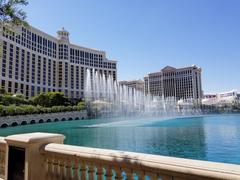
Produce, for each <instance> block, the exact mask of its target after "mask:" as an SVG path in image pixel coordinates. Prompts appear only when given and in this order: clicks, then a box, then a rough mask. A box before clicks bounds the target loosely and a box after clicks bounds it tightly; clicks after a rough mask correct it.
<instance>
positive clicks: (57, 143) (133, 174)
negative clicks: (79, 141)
mask: <svg viewBox="0 0 240 180" xmlns="http://www.w3.org/2000/svg"><path fill="white" fill-rule="evenodd" d="M63 140H64V136H63V135H60V134H49V133H29V134H19V135H12V136H8V137H6V138H0V179H1V178H2V179H6V180H7V179H14V178H15V177H18V178H19V177H21V178H20V179H25V180H45V179H46V180H58V179H68V180H75V179H76V180H79V179H82V180H84V179H90V180H94V179H107V180H112V179H140V180H142V179H151V180H152V179H154V180H155V179H159V180H204V179H207V180H219V179H226V180H239V179H240V166H239V165H234V164H224V163H214V162H207V161H198V160H189V159H183V158H173V157H167V156H157V155H150V154H142V153H133V152H126V151H115V150H106V149H97V148H87V147H80V146H71V145H64V144H63ZM21 156H22V157H21ZM7 159H8V160H7Z"/></svg>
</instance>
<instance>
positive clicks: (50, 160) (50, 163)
mask: <svg viewBox="0 0 240 180" xmlns="http://www.w3.org/2000/svg"><path fill="white" fill-rule="evenodd" d="M53 163H54V158H53V157H51V156H49V157H48V174H47V177H48V179H53V177H54V174H53V166H54V165H53Z"/></svg>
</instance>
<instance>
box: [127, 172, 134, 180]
mask: <svg viewBox="0 0 240 180" xmlns="http://www.w3.org/2000/svg"><path fill="white" fill-rule="evenodd" d="M125 173H126V176H127V180H130V179H131V180H133V179H134V177H133V171H132V170H131V169H126V170H125Z"/></svg>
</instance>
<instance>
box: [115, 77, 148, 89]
mask: <svg viewBox="0 0 240 180" xmlns="http://www.w3.org/2000/svg"><path fill="white" fill-rule="evenodd" d="M119 84H120V85H125V86H127V87H131V88H133V89H136V90H138V91H141V92H144V81H143V80H141V79H139V80H132V81H119Z"/></svg>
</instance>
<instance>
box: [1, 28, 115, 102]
mask: <svg viewBox="0 0 240 180" xmlns="http://www.w3.org/2000/svg"><path fill="white" fill-rule="evenodd" d="M1 32H2V34H0V43H1V45H2V49H1V57H0V64H1V66H0V86H1V87H4V88H5V90H6V91H7V92H10V93H16V92H21V93H22V94H24V95H25V96H26V97H32V96H35V95H37V94H39V93H41V92H49V91H60V92H64V94H65V95H66V96H67V97H69V98H84V86H85V83H86V82H85V81H86V78H85V76H86V69H90V70H91V73H93V70H94V71H98V74H101V75H103V74H104V75H105V76H106V77H108V76H109V75H111V77H113V79H114V80H117V62H116V61H113V60H108V59H107V57H106V53H105V52H104V51H101V50H95V49H91V48H86V47H82V46H78V45H74V44H71V43H70V41H69V32H67V31H66V30H65V29H64V28H63V29H62V30H60V31H58V32H57V37H53V36H51V35H48V34H46V33H44V32H42V31H40V30H38V29H36V28H34V27H31V26H30V27H27V28H25V27H17V28H14V32H12V31H9V29H5V28H4V27H3V28H2V31H1Z"/></svg>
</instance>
